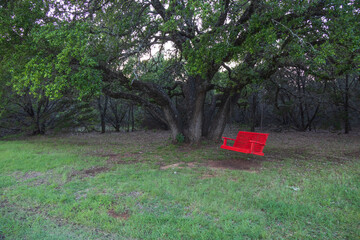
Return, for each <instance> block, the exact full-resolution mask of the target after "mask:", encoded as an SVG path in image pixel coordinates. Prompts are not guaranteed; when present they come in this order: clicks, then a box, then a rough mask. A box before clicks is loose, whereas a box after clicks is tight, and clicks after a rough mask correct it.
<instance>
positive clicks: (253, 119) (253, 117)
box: [251, 93, 257, 132]
mask: <svg viewBox="0 0 360 240" xmlns="http://www.w3.org/2000/svg"><path fill="white" fill-rule="evenodd" d="M256 95H257V94H256V93H253V96H252V104H251V132H255V126H256V108H257V96H256Z"/></svg>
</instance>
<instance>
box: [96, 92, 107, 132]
mask: <svg viewBox="0 0 360 240" xmlns="http://www.w3.org/2000/svg"><path fill="white" fill-rule="evenodd" d="M108 100H109V97H108V96H106V95H105V99H104V106H102V104H101V97H99V98H98V108H99V112H100V123H101V133H105V132H106V121H105V116H106V111H107V105H108Z"/></svg>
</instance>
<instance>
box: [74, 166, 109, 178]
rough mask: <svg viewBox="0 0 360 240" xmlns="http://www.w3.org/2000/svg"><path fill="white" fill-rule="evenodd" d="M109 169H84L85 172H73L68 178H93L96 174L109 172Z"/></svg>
mask: <svg viewBox="0 0 360 240" xmlns="http://www.w3.org/2000/svg"><path fill="white" fill-rule="evenodd" d="M109 170H110V169H109V168H107V167H91V168H89V169H86V170H82V171H73V172H72V173H71V174H70V178H72V177H75V176H78V177H80V178H84V177H94V176H96V175H97V174H99V173H102V172H107V171H109Z"/></svg>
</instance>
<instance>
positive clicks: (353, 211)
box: [0, 131, 360, 239]
mask: <svg viewBox="0 0 360 240" xmlns="http://www.w3.org/2000/svg"><path fill="white" fill-rule="evenodd" d="M224 135H226V136H228V137H234V134H224ZM235 135H236V133H235ZM219 146H220V144H209V143H207V142H203V143H202V144H201V145H200V146H197V147H193V146H175V145H172V144H171V143H170V141H169V133H168V132H161V131H158V132H153V131H147V132H142V131H141V132H134V133H120V134H115V133H108V134H103V135H100V134H79V135H63V136H52V137H51V136H50V137H49V136H48V137H33V138H26V139H21V140H6V141H0V239H359V238H360V230H359V229H360V224H359V223H360V189H359V187H360V135H357V134H351V135H349V136H345V135H337V134H330V133H271V134H270V136H269V139H268V145H267V146H266V147H265V149H264V152H265V156H264V157H260V156H252V155H246V154H242V153H236V152H231V151H226V150H223V149H220V148H219Z"/></svg>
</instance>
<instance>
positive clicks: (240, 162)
mask: <svg viewBox="0 0 360 240" xmlns="http://www.w3.org/2000/svg"><path fill="white" fill-rule="evenodd" d="M204 165H205V166H206V167H209V168H212V169H231V170H245V171H256V170H258V169H259V168H260V167H261V163H260V162H257V161H249V160H245V159H229V160H222V161H209V162H207V163H205V164H204Z"/></svg>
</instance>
